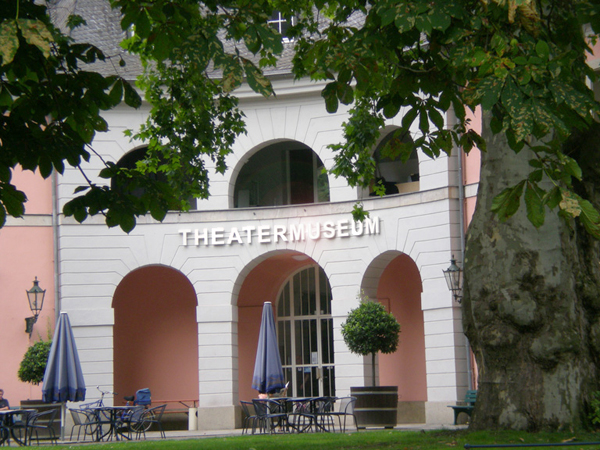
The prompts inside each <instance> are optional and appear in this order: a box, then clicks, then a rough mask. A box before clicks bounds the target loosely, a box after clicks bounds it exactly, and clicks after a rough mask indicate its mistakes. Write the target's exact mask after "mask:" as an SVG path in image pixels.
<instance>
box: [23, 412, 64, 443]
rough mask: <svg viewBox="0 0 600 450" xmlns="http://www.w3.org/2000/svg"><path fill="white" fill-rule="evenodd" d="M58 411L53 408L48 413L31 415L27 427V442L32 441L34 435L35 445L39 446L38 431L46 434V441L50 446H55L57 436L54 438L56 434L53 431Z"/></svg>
mask: <svg viewBox="0 0 600 450" xmlns="http://www.w3.org/2000/svg"><path fill="white" fill-rule="evenodd" d="M57 412H58V409H56V408H53V409H51V410H49V411H44V412H40V413H36V414H33V415H32V417H31V419H30V422H29V424H28V425H27V428H28V431H29V442H30V443H31V440H32V439H33V433H35V440H36V442H37V445H38V446H39V445H40V431H42V430H46V432H47V433H48V439H49V440H50V442H51V443H52V444H56V443H57V442H58V436H56V432H55V431H54V419H55V418H56V413H57Z"/></svg>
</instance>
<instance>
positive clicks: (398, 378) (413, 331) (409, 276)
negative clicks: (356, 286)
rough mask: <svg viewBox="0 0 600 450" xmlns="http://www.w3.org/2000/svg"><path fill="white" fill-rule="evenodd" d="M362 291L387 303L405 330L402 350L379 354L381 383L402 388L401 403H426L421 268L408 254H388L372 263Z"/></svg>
mask: <svg viewBox="0 0 600 450" xmlns="http://www.w3.org/2000/svg"><path fill="white" fill-rule="evenodd" d="M361 288H362V290H363V292H364V293H365V294H366V295H368V296H369V297H370V298H372V299H375V298H376V299H377V300H378V301H379V302H381V303H383V304H384V305H385V306H386V309H387V310H388V311H389V312H391V313H392V314H393V315H394V316H395V317H396V319H397V320H398V322H400V327H401V330H400V344H399V345H398V350H397V351H396V352H395V353H392V354H389V355H379V358H378V362H379V364H378V365H379V384H381V385H382V386H384V385H392V386H398V395H399V400H400V401H401V402H425V401H426V400H427V375H426V367H425V327H424V320H423V311H422V309H421V292H422V291H423V287H422V282H421V276H420V274H419V270H418V268H417V265H416V264H415V262H414V261H413V260H412V259H411V258H410V257H409V256H408V255H406V254H404V253H401V252H398V251H388V252H385V253H383V254H381V255H379V256H378V257H377V258H375V259H374V260H373V261H372V262H371V264H370V265H369V267H368V268H367V270H366V272H365V276H364V278H363V282H362V286H361ZM367 360H368V359H365V363H366V364H368V361H367ZM366 373H368V372H366Z"/></svg>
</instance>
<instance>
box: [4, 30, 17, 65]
mask: <svg viewBox="0 0 600 450" xmlns="http://www.w3.org/2000/svg"><path fill="white" fill-rule="evenodd" d="M18 49H19V38H18V36H17V23H16V22H15V21H14V20H7V21H4V22H2V23H1V24H0V56H1V57H2V65H3V66H5V65H7V64H10V63H11V62H12V60H13V59H14V57H15V55H16V54H17V50H18Z"/></svg>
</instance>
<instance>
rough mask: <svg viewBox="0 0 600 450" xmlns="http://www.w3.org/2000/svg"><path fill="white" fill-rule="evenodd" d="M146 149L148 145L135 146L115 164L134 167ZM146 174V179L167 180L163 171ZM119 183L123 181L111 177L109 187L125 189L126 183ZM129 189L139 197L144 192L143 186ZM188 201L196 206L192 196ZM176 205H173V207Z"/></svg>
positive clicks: (192, 207)
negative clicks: (135, 147)
mask: <svg viewBox="0 0 600 450" xmlns="http://www.w3.org/2000/svg"><path fill="white" fill-rule="evenodd" d="M147 151H148V147H140V148H137V149H135V150H132V151H130V152H129V153H126V154H125V155H123V157H122V158H121V159H119V161H118V162H117V166H119V167H123V168H126V169H135V167H136V164H137V162H138V161H142V160H144V158H146V152H147ZM146 176H147V177H148V179H151V180H156V181H160V182H164V183H166V182H167V177H166V175H165V174H164V173H163V172H157V173H148V174H146ZM120 183H123V180H122V179H121V180H117V179H115V178H113V179H112V181H111V189H127V185H121V184H120ZM128 190H129V191H130V193H131V194H132V195H134V196H136V197H138V198H140V197H141V196H142V195H143V194H144V188H143V187H136V188H134V189H128ZM188 202H189V204H190V208H191V209H194V208H195V207H196V199H194V198H189V199H188ZM175 207H176V206H174V208H175Z"/></svg>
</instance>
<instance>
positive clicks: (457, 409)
mask: <svg viewBox="0 0 600 450" xmlns="http://www.w3.org/2000/svg"><path fill="white" fill-rule="evenodd" d="M475 400H477V391H474V390H469V391H467V393H466V395H465V401H464V402H462V403H461V404H457V405H449V406H448V408H452V409H453V410H454V425H456V421H457V420H458V415H459V414H460V413H461V412H462V413H465V414H467V415H468V416H469V417H471V413H472V412H473V408H475Z"/></svg>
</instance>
